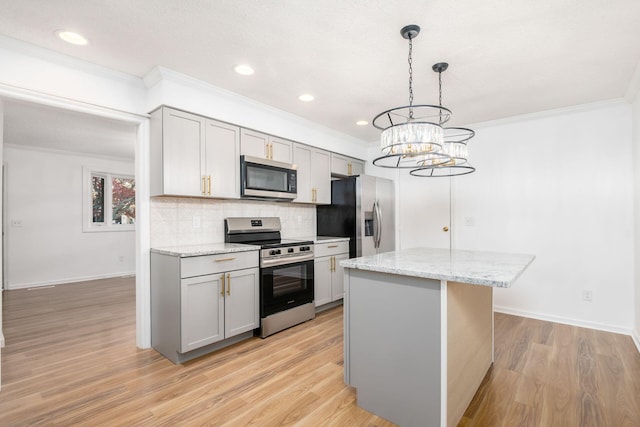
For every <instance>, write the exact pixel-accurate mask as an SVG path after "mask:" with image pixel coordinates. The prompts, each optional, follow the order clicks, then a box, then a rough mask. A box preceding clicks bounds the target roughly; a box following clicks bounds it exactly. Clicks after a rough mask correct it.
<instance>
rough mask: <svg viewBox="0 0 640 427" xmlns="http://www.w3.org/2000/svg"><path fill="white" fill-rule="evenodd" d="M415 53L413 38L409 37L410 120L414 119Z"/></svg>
mask: <svg viewBox="0 0 640 427" xmlns="http://www.w3.org/2000/svg"><path fill="white" fill-rule="evenodd" d="M412 51H413V41H412V37H411V36H410V35H409V59H408V62H409V119H413V108H411V107H412V106H413V59H412V57H411V53H412Z"/></svg>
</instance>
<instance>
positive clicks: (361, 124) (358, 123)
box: [356, 120, 369, 126]
mask: <svg viewBox="0 0 640 427" xmlns="http://www.w3.org/2000/svg"><path fill="white" fill-rule="evenodd" d="M356 124H357V125H358V126H366V125H368V124H369V122H368V121H366V120H358V121H357V122H356Z"/></svg>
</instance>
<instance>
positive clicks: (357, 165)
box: [350, 160, 364, 175]
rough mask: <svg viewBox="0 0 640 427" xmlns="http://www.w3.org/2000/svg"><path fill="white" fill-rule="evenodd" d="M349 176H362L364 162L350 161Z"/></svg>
mask: <svg viewBox="0 0 640 427" xmlns="http://www.w3.org/2000/svg"><path fill="white" fill-rule="evenodd" d="M350 175H364V162H361V161H360V160H351V174H350Z"/></svg>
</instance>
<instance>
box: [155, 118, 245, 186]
mask: <svg viewBox="0 0 640 427" xmlns="http://www.w3.org/2000/svg"><path fill="white" fill-rule="evenodd" d="M150 149H151V164H150V174H151V196H159V195H173V196H200V197H224V198H239V197H240V194H239V190H240V185H239V183H238V179H239V171H238V168H239V162H240V158H239V156H240V154H239V153H240V128H239V127H237V126H233V125H229V124H227V123H222V122H217V121H215V120H211V119H208V118H205V117H201V116H198V115H195V114H191V113H186V112H183V111H179V110H175V109H173V108H169V107H164V106H163V107H160V108H159V109H157V110H155V111H154V112H152V113H151V147H150Z"/></svg>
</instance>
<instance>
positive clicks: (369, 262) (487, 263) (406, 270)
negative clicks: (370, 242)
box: [340, 248, 535, 288]
mask: <svg viewBox="0 0 640 427" xmlns="http://www.w3.org/2000/svg"><path fill="white" fill-rule="evenodd" d="M534 259H535V255H525V254H508V253H499V252H482V251H462V250H453V251H451V250H449V249H434V248H411V249H405V250H402V251H394V252H385V253H382V254H377V255H371V256H366V257H361V258H352V259H348V260H344V261H341V262H340V265H341V266H343V267H345V268H353V269H358V270H368V271H375V272H380V273H389V274H399V275H404V276H413V277H423V278H427V279H437V280H447V281H455V282H461V283H469V284H473V285H485V286H495V287H499V288H508V287H509V286H511V284H512V283H513V282H514V281H515V280H516V279H517V278H518V277H519V276H520V275H521V274H522V272H523V271H524V270H525V269H526V268H527V267H528V266H529V265H530V264H531V263H532V262H533V260H534Z"/></svg>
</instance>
